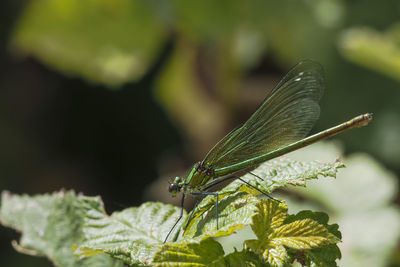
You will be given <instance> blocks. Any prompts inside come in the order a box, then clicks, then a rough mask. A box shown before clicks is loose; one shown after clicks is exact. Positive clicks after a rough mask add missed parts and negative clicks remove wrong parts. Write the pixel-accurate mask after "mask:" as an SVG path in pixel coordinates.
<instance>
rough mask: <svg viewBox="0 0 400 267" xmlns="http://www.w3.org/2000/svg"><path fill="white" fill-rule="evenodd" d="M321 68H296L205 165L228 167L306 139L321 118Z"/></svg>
mask: <svg viewBox="0 0 400 267" xmlns="http://www.w3.org/2000/svg"><path fill="white" fill-rule="evenodd" d="M323 90H324V78H323V70H322V67H321V66H320V65H319V64H318V63H316V62H313V61H310V60H306V61H302V62H300V63H298V64H297V65H296V66H294V67H293V68H292V69H291V70H290V71H289V73H288V74H286V76H285V77H284V78H283V79H282V80H281V81H280V82H279V83H278V85H277V86H276V87H275V88H274V89H273V90H272V92H271V93H270V95H269V96H268V97H267V98H266V99H265V100H264V102H263V103H262V104H261V106H260V107H259V108H258V109H257V111H256V112H255V113H254V114H253V115H252V116H251V117H250V118H249V119H248V120H247V121H246V122H245V123H244V124H243V125H242V126H241V127H240V128H237V129H235V130H233V131H232V132H230V133H229V134H228V135H226V136H225V137H224V138H223V139H222V140H221V141H219V142H218V143H217V144H216V145H215V146H214V148H213V149H211V150H210V152H208V154H207V156H206V157H205V159H204V160H203V163H205V164H207V165H212V166H213V168H214V169H218V168H223V167H227V166H230V165H233V164H236V163H239V162H242V161H244V160H247V159H251V158H254V157H256V156H259V155H262V154H265V153H268V152H270V151H273V150H275V149H277V148H280V147H284V146H286V145H288V144H290V143H293V142H295V141H298V140H300V139H302V138H304V137H305V136H306V135H307V134H308V133H309V132H310V130H311V128H312V127H313V125H314V123H315V122H316V120H317V119H318V118H319V111H320V110H319V105H318V102H319V100H320V98H321V96H322V94H323Z"/></svg>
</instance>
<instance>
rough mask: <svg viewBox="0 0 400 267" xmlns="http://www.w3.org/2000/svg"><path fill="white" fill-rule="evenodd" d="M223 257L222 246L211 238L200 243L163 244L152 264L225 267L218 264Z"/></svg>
mask: <svg viewBox="0 0 400 267" xmlns="http://www.w3.org/2000/svg"><path fill="white" fill-rule="evenodd" d="M223 256H224V251H223V249H222V246H221V245H220V244H219V243H218V242H216V241H214V240H213V239H212V238H205V239H203V240H201V241H200V242H195V241H184V242H181V243H168V244H165V245H164V246H163V247H162V248H161V250H160V251H159V252H157V254H156V255H155V256H154V260H153V262H152V264H153V265H154V266H194V265H195V266H225V265H220V264H221V263H218V261H219V260H221V258H222V257H223ZM217 263H218V264H217ZM215 264H217V265H215Z"/></svg>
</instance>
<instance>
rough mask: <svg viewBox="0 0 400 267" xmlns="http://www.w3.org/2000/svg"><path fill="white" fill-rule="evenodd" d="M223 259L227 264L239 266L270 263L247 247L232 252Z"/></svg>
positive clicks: (246, 266) (256, 265)
mask: <svg viewBox="0 0 400 267" xmlns="http://www.w3.org/2000/svg"><path fill="white" fill-rule="evenodd" d="M223 260H224V262H225V265H226V266H237V267H248V266H249V267H258V266H269V264H267V263H266V262H264V261H262V260H261V259H260V257H259V256H258V255H257V254H255V253H254V252H252V251H250V250H247V249H244V250H242V251H235V252H232V253H230V254H228V255H226V256H225V257H224V259H223Z"/></svg>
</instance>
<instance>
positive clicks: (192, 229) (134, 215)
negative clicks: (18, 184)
mask: <svg viewBox="0 0 400 267" xmlns="http://www.w3.org/2000/svg"><path fill="white" fill-rule="evenodd" d="M268 167H269V168H270V167H273V168H271V171H270V172H265V171H263V170H264V169H265V168H266V166H261V167H260V168H258V169H256V170H254V172H256V173H257V174H258V175H260V176H261V177H262V178H263V179H264V181H268V182H265V183H264V182H262V181H261V180H260V179H259V178H254V177H245V176H244V177H243V178H244V179H246V180H247V181H248V182H249V183H250V184H252V185H254V186H257V187H259V188H265V189H266V190H267V192H272V191H273V190H274V189H277V188H282V187H285V186H287V185H302V186H305V181H306V180H309V179H315V178H317V176H318V175H322V176H333V177H335V175H336V171H337V169H338V168H342V167H343V164H341V163H340V162H338V161H335V162H332V163H319V162H310V163H301V162H297V161H293V160H288V159H277V160H272V161H270V162H269V163H268ZM277 170H279V171H277ZM288 173H290V176H288V175H287V174H288ZM218 193H219V194H220V202H219V219H218V220H219V229H216V220H217V218H216V216H215V214H216V210H215V198H213V197H212V196H208V197H206V198H205V199H204V200H203V201H202V202H201V203H200V204H199V205H198V207H197V208H196V209H195V210H194V211H193V214H192V216H191V219H190V220H189V216H187V215H186V214H184V215H183V216H184V220H181V223H180V224H179V225H178V226H177V227H176V228H175V230H174V232H173V233H172V235H171V236H172V237H173V238H172V239H173V240H174V241H173V242H172V240H168V241H169V242H167V243H165V244H164V243H163V241H164V238H165V237H166V236H167V234H168V232H169V231H170V229H171V227H172V225H173V224H174V223H175V221H176V219H177V218H178V215H179V213H180V209H179V208H178V207H173V206H171V205H165V204H162V203H154V202H148V203H145V204H143V205H141V206H140V207H134V208H127V209H124V210H122V211H120V212H114V213H113V214H112V215H111V216H108V215H107V214H106V213H105V211H104V207H103V203H102V201H101V199H100V198H98V197H85V196H82V195H76V194H75V193H73V192H65V191H61V192H58V193H53V194H46V195H38V196H33V197H28V196H25V195H22V196H18V195H11V194H10V193H8V192H3V195H2V205H1V213H0V214H1V220H2V223H3V224H4V225H7V226H10V227H12V228H14V229H17V230H19V231H21V232H22V238H21V241H20V242H19V244H18V245H17V243H16V242H15V246H16V247H18V248H19V250H20V251H21V252H28V251H30V252H33V253H34V254H37V255H44V256H47V257H48V258H49V259H51V260H52V261H53V262H54V263H55V264H56V265H58V266H92V265H93V266H95V265H96V266H99V264H100V263H99V262H101V264H104V266H106V265H108V266H122V265H121V264H122V263H125V264H128V265H130V266H137V265H140V266H143V265H152V266H189V265H193V264H195V263H196V264H197V265H198V266H230V263H232V262H235V263H237V264H238V265H239V266H240V265H241V266H284V265H286V264H289V263H291V262H294V261H298V262H301V263H306V264H307V265H308V266H327V265H329V266H336V263H335V262H336V259H338V258H340V257H341V254H340V251H339V249H338V247H337V245H336V244H337V243H338V242H340V239H341V234H340V232H339V231H338V226H337V225H335V224H334V225H329V224H328V216H327V215H326V214H324V213H313V212H311V211H303V212H300V213H298V214H295V215H289V214H288V208H287V205H286V204H285V203H284V202H283V201H282V200H278V199H266V198H265V196H264V195H262V194H261V195H260V192H258V191H257V190H255V189H252V188H250V189H249V187H248V186H244V185H243V184H241V183H240V182H239V181H234V182H233V183H231V184H230V185H229V186H227V187H226V188H224V189H222V190H221V191H219V192H218ZM257 195H258V196H257ZM185 226H186V228H185ZM246 226H250V227H251V229H252V230H253V232H254V234H255V236H256V238H255V239H248V240H243V248H240V250H237V249H235V251H234V252H232V253H228V254H225V252H224V249H223V247H222V246H221V244H220V243H219V242H218V241H216V240H215V239H214V238H215V237H221V236H229V235H231V234H233V233H235V232H236V231H237V230H239V229H242V228H244V227H246ZM238 249H239V248H238ZM72 250H74V254H75V255H77V256H79V258H80V259H78V257H74V256H72ZM105 254H107V255H109V256H111V257H109V256H106V255H105Z"/></svg>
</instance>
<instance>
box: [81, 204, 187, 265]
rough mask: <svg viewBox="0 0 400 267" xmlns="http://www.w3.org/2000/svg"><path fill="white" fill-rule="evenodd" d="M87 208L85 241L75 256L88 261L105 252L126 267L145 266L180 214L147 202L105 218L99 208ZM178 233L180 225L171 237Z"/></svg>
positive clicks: (178, 211) (100, 207)
mask: <svg viewBox="0 0 400 267" xmlns="http://www.w3.org/2000/svg"><path fill="white" fill-rule="evenodd" d="M87 204H88V205H86V207H87V209H86V218H85V226H84V228H83V231H84V233H85V236H86V240H85V241H84V242H83V243H82V244H81V245H80V246H79V247H77V248H76V250H75V253H76V254H77V255H79V256H81V257H89V256H91V255H92V254H93V253H97V252H105V253H107V254H109V255H110V256H112V257H115V258H118V259H121V260H123V261H124V262H125V263H127V264H129V265H134V264H143V265H146V264H149V263H150V262H151V261H152V258H153V256H154V255H155V254H156V252H157V251H158V250H159V249H160V248H161V245H162V242H163V241H164V239H165V237H166V236H167V234H168V232H169V231H170V230H171V228H172V226H173V225H174V223H175V222H176V220H177V219H178V216H179V213H180V208H177V207H173V206H171V205H164V204H162V203H152V202H147V203H145V204H143V205H141V206H140V207H135V208H128V209H125V210H123V211H121V212H114V213H113V214H112V215H111V216H108V215H107V214H105V212H104V210H103V207H102V206H97V207H95V209H93V205H90V203H87ZM183 220H184V218H183V219H182V220H181V223H182V221H183ZM179 229H180V224H178V225H177V226H176V227H175V229H174V231H173V233H172V234H171V236H172V237H173V236H175V235H177V234H179Z"/></svg>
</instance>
